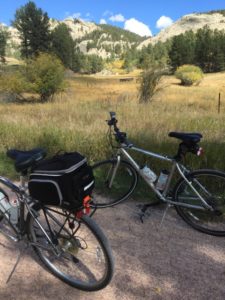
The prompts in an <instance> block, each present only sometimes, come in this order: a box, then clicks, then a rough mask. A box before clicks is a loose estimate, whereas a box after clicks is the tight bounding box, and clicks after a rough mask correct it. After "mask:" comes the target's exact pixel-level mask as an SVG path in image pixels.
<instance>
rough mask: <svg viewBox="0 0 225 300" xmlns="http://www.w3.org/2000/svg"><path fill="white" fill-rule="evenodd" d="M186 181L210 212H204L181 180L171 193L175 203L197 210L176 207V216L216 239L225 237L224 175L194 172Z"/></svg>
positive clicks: (212, 171) (218, 172)
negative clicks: (208, 207) (210, 208)
mask: <svg viewBox="0 0 225 300" xmlns="http://www.w3.org/2000/svg"><path fill="white" fill-rule="evenodd" d="M188 181H189V182H190V183H191V184H192V186H193V187H194V188H195V189H196V190H197V192H198V193H199V194H200V195H201V197H202V198H203V199H204V200H205V201H206V203H207V204H208V205H210V206H211V207H212V208H213V211H211V210H209V209H207V208H205V207H204V205H203V204H202V201H201V200H200V198H199V197H198V196H197V194H196V193H195V192H194V191H193V189H192V188H191V187H190V185H189V184H188V183H187V182H186V181H185V180H184V179H181V180H180V181H179V182H178V183H177V185H176V186H175V189H174V200H175V201H177V202H180V203H183V204H188V205H195V206H198V207H199V209H196V208H187V207H182V206H178V205H177V206H175V208H176V210H177V213H178V214H179V215H180V216H181V217H182V218H183V220H184V221H185V222H187V223H188V224H189V225H191V226H192V227H193V228H195V229H197V230H199V231H201V232H204V233H207V234H210V235H215V236H225V174H224V173H223V172H220V171H216V170H197V171H194V172H192V173H191V174H189V176H188Z"/></svg>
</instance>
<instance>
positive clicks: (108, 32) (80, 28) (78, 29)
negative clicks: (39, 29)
mask: <svg viewBox="0 0 225 300" xmlns="http://www.w3.org/2000/svg"><path fill="white" fill-rule="evenodd" d="M60 23H64V24H66V25H67V26H68V27H69V28H70V30H71V36H72V38H73V39H74V40H75V41H76V42H77V47H78V48H79V49H80V50H81V51H82V52H83V53H85V54H97V55H99V56H101V57H103V58H107V57H110V56H111V55H112V54H113V56H115V57H117V56H118V57H119V56H120V54H121V53H123V52H124V51H126V50H127V49H129V48H131V46H134V47H136V46H138V45H139V44H140V43H141V42H142V41H143V40H144V38H143V37H141V36H139V35H137V34H135V33H132V32H129V31H127V30H124V29H122V28H119V27H116V26H111V25H97V24H95V23H93V22H84V21H82V20H79V19H74V18H67V19H65V20H63V21H57V20H55V19H51V20H50V27H51V29H54V28H55V27H56V26H57V25H58V24H60ZM0 27H4V28H5V29H6V30H8V31H9V33H10V39H9V41H8V47H7V56H13V57H18V56H19V51H18V49H19V45H20V42H21V41H20V38H19V33H18V31H17V29H15V28H13V27H11V26H9V27H7V26H4V25H1V24H0Z"/></svg>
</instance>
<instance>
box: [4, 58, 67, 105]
mask: <svg viewBox="0 0 225 300" xmlns="http://www.w3.org/2000/svg"><path fill="white" fill-rule="evenodd" d="M63 82H64V67H63V65H62V63H61V61H60V60H59V59H58V58H57V57H56V56H55V55H50V54H47V53H42V54H40V55H39V56H38V57H37V58H35V59H31V60H28V61H27V64H26V65H25V66H20V68H19V70H18V71H16V72H12V71H11V72H8V73H7V72H3V74H1V75H0V91H3V92H7V93H9V94H10V95H12V96H13V98H15V99H17V100H21V99H24V98H23V94H24V93H26V92H29V93H32V94H34V93H36V94H38V95H39V96H40V100H41V101H42V102H45V101H47V100H49V99H50V98H51V97H53V96H54V95H55V94H56V93H58V92H60V91H62V90H63V88H64V84H63Z"/></svg>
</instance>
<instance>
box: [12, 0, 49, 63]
mask: <svg viewBox="0 0 225 300" xmlns="http://www.w3.org/2000/svg"><path fill="white" fill-rule="evenodd" d="M13 26H14V27H15V28H17V29H18V31H19V33H20V37H21V39H22V44H21V54H22V56H23V57H25V58H29V57H32V56H37V55H38V54H39V53H40V52H46V51H48V50H49V48H50V32H49V17H48V15H47V13H45V12H43V11H42V9H40V8H37V7H36V5H35V3H34V2H32V1H29V2H28V3H27V4H26V5H24V6H22V7H21V8H19V9H18V10H17V11H16V14H15V20H14V21H13Z"/></svg>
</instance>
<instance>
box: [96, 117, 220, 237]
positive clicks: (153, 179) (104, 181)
mask: <svg viewBox="0 0 225 300" xmlns="http://www.w3.org/2000/svg"><path fill="white" fill-rule="evenodd" d="M117 122H118V121H117V119H116V114H115V113H114V112H110V120H107V124H108V126H109V132H108V136H109V140H110V144H111V146H112V147H113V148H114V149H116V152H115V154H114V155H113V157H112V158H110V159H108V160H104V161H100V162H97V163H96V164H94V165H93V166H92V168H93V173H94V176H95V194H96V197H95V198H94V203H93V207H95V208H105V207H111V206H114V205H116V204H119V203H121V202H122V201H124V200H126V199H127V198H128V197H129V196H130V195H131V194H132V193H133V192H134V190H135V188H136V186H137V183H138V178H139V177H141V178H142V179H144V181H145V182H146V183H147V185H148V186H149V187H150V188H151V190H152V191H153V192H154V194H156V196H157V198H158V199H159V201H160V202H164V203H167V205H168V206H174V207H175V209H176V211H177V213H178V214H179V215H180V216H181V217H182V219H183V220H184V221H185V222H186V223H188V224H189V225H190V226H192V227H193V228H195V229H196V230H199V231H201V232H204V233H207V234H211V235H215V236H225V222H224V221H225V173H223V172H221V171H217V170H211V169H200V170H194V171H191V170H189V169H188V168H186V167H185V166H184V165H183V164H182V161H183V159H184V157H185V155H186V154H187V153H192V154H195V155H198V156H199V155H201V153H202V148H201V147H200V146H199V144H198V143H199V142H200V140H201V138H202V135H201V134H200V133H180V132H170V133H169V136H170V137H174V138H177V139H179V140H181V143H180V144H179V146H178V151H177V154H176V155H175V156H174V157H168V156H165V155H161V154H157V153H154V152H150V151H147V150H144V149H141V148H138V147H135V146H134V144H133V143H131V142H130V141H129V140H128V139H127V134H126V133H125V132H121V131H120V129H119V128H118V127H117ZM112 128H113V130H112ZM112 133H113V134H114V137H115V140H116V143H117V145H116V146H115V145H113V139H112ZM132 151H136V152H139V153H141V154H144V155H146V156H150V157H153V158H156V159H159V160H163V161H166V162H169V163H171V164H172V166H171V169H170V171H169V172H168V171H167V172H161V174H160V176H159V177H157V176H156V175H155V173H154V172H152V171H151V170H150V169H149V168H148V167H144V168H142V167H141V166H140V165H139V164H138V163H137V162H136V161H135V160H134V159H133V158H132V156H131V154H130V152H132ZM128 152H129V153H128ZM146 168H147V173H146ZM175 172H177V173H178V174H179V175H180V179H179V180H178V181H177V183H176V184H175V186H174V188H173V189H171V182H172V179H173V177H174V174H175ZM150 205H151V204H149V205H147V206H150ZM147 206H145V208H144V209H143V211H144V210H145V209H146V208H147Z"/></svg>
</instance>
